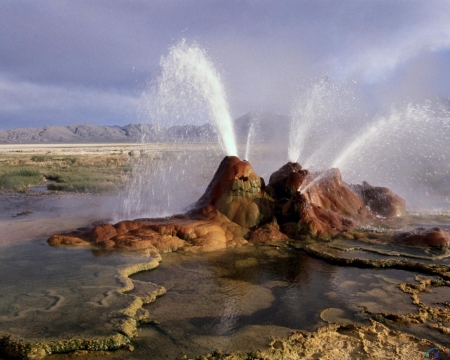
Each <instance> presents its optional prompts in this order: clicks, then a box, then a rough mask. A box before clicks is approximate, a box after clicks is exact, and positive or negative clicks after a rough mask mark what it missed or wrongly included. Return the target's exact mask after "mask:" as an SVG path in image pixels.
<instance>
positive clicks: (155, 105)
mask: <svg viewBox="0 0 450 360" xmlns="http://www.w3.org/2000/svg"><path fill="white" fill-rule="evenodd" d="M160 65H161V69H162V72H161V75H160V76H159V78H158V80H157V82H156V83H155V84H151V86H150V91H149V93H148V94H147V96H146V104H145V105H146V107H147V109H146V111H148V113H149V116H150V117H151V119H152V121H156V122H157V123H159V124H161V125H163V126H168V125H174V124H198V123H199V122H208V121H213V123H214V125H215V126H216V128H217V131H218V133H219V143H220V145H221V146H222V148H223V150H224V151H225V153H226V155H234V156H237V155H238V151H237V146H236V139H235V135H234V129H233V120H232V118H231V115H230V112H229V108H228V102H227V96H226V92H225V88H224V86H223V83H222V80H221V77H220V74H219V73H218V71H217V70H216V68H215V67H214V64H213V62H212V60H211V59H209V57H208V56H207V54H206V52H205V50H203V49H202V48H200V47H199V46H197V45H188V44H187V42H186V41H185V40H182V41H180V42H179V43H178V44H177V45H175V46H173V47H172V48H171V49H170V52H169V54H168V55H167V56H166V57H163V58H162V59H161V62H160Z"/></svg>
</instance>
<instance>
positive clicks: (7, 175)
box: [0, 168, 45, 191]
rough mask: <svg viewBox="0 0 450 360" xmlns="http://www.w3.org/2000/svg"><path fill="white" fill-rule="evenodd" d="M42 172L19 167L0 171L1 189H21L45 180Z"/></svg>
mask: <svg viewBox="0 0 450 360" xmlns="http://www.w3.org/2000/svg"><path fill="white" fill-rule="evenodd" d="M44 180H45V178H44V176H43V175H42V173H41V172H40V171H38V170H34V169H28V168H26V169H17V170H11V171H4V172H2V173H0V190H3V191H5V190H14V191H21V190H25V189H27V188H30V187H33V186H37V185H39V184H42V183H43V182H44Z"/></svg>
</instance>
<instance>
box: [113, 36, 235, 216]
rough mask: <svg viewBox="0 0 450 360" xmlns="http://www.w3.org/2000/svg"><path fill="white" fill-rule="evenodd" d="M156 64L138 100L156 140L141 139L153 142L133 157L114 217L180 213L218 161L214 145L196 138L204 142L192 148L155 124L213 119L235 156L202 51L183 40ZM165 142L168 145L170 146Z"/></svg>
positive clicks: (223, 103) (220, 89) (224, 109)
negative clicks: (162, 133) (161, 133)
mask: <svg viewBox="0 0 450 360" xmlns="http://www.w3.org/2000/svg"><path fill="white" fill-rule="evenodd" d="M160 66H161V74H160V76H159V77H158V78H157V79H156V80H155V81H154V82H152V83H150V84H149V86H148V89H147V91H146V92H145V93H144V95H143V97H142V101H141V104H140V113H141V115H142V116H143V117H144V120H145V122H147V123H148V125H147V126H149V127H151V129H152V130H153V133H154V135H155V139H147V138H144V139H142V141H143V143H146V142H147V141H148V142H152V143H154V144H157V146H156V147H154V150H153V151H152V152H151V153H147V154H144V156H141V157H140V158H139V159H137V160H136V162H135V165H134V166H133V170H132V172H131V174H130V176H129V177H128V181H127V184H126V188H125V191H124V193H122V194H121V195H120V200H119V205H118V208H117V210H116V216H115V220H116V221H117V220H120V219H129V218H136V217H161V216H169V215H173V214H174V213H177V212H181V211H183V210H185V208H186V207H187V206H188V205H189V204H191V203H193V202H194V201H195V200H196V199H198V197H199V196H200V195H201V193H202V191H203V190H204V186H205V187H206V183H205V180H204V179H208V178H209V177H210V175H212V174H213V172H214V164H215V163H217V161H218V160H219V157H218V156H219V153H218V152H217V149H216V144H213V143H211V142H208V140H204V139H202V137H200V139H201V140H203V141H206V142H204V143H202V144H203V145H202V147H201V148H198V151H195V149H194V151H193V149H192V148H191V147H189V146H187V145H186V142H187V141H189V136H186V138H183V136H181V137H179V136H178V137H177V136H175V135H179V134H175V135H174V136H170V135H169V137H167V138H163V139H160V138H158V131H159V129H161V128H170V127H171V126H175V125H181V124H183V125H186V131H188V130H189V128H190V126H191V125H202V124H204V123H210V122H213V123H214V124H215V128H216V129H217V133H218V141H219V143H220V145H221V147H222V149H223V151H224V152H225V153H226V154H227V155H229V156H236V155H237V146H236V140H235V135H234V130H233V122H232V118H231V115H230V113H229V109H228V103H227V98H226V92H225V89H224V86H223V84H222V81H221V78H220V74H219V73H218V71H217V70H216V69H215V67H214V64H213V62H212V61H211V59H209V57H208V56H207V54H206V52H205V51H204V50H203V49H202V48H200V47H199V46H197V45H189V44H187V42H186V41H185V40H182V41H181V42H179V43H178V44H177V45H175V46H173V47H172V48H171V49H170V51H169V54H168V55H167V56H166V57H163V58H161V61H160ZM169 134H171V133H170V132H169ZM159 142H161V143H162V144H161V147H159V148H158V143H159ZM166 142H169V143H170V144H171V145H170V147H169V148H167V145H166ZM168 164H169V165H168ZM186 184H189V186H188V187H187V186H186ZM192 184H195V185H194V186H191V185H192Z"/></svg>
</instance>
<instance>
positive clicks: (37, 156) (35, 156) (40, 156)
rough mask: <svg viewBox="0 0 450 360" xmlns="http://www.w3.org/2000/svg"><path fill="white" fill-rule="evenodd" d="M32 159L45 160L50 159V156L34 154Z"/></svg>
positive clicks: (35, 160) (34, 160)
mask: <svg viewBox="0 0 450 360" xmlns="http://www.w3.org/2000/svg"><path fill="white" fill-rule="evenodd" d="M30 160H31V161H33V162H45V161H47V160H49V158H48V157H47V156H44V155H34V156H32V157H31V158H30Z"/></svg>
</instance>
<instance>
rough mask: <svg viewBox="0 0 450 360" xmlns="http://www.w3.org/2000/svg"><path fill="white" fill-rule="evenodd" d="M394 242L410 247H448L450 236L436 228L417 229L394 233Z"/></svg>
mask: <svg viewBox="0 0 450 360" xmlns="http://www.w3.org/2000/svg"><path fill="white" fill-rule="evenodd" d="M394 242H395V243H397V244H403V245H411V246H423V247H448V246H449V244H450V234H449V233H448V232H446V231H444V230H442V229H441V228H438V227H435V228H432V229H425V228H417V229H415V230H412V231H407V232H398V233H396V234H395V235H394Z"/></svg>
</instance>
